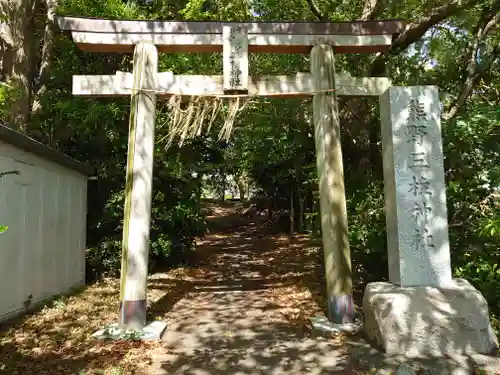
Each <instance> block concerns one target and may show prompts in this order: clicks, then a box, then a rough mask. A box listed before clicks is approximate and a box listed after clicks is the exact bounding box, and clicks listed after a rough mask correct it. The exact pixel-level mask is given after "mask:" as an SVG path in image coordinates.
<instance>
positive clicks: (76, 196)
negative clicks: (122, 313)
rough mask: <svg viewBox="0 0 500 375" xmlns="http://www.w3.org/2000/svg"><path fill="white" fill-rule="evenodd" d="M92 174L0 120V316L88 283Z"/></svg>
mask: <svg viewBox="0 0 500 375" xmlns="http://www.w3.org/2000/svg"><path fill="white" fill-rule="evenodd" d="M91 174H92V170H91V169H90V168H89V167H88V166H86V165H85V164H82V163H80V162H77V161H76V160H74V159H71V158H70V157H68V156H66V155H64V154H62V153H60V152H58V151H56V150H54V149H52V148H50V147H48V146H45V145H43V144H41V143H39V142H37V141H35V140H33V139H32V138H29V137H27V136H25V135H23V134H21V133H18V132H16V131H13V130H11V129H9V128H7V127H4V126H1V125H0V176H1V177H0V225H6V226H8V229H7V231H5V232H4V233H1V234H0V321H3V320H6V319H9V318H11V317H13V316H15V315H17V314H19V313H22V312H23V310H25V309H26V308H29V307H31V306H33V305H34V304H37V303H39V302H41V301H43V300H45V299H47V298H50V297H52V296H54V295H57V294H62V293H65V292H68V291H69V290H70V289H71V288H73V287H77V286H80V285H82V284H84V283H85V240H86V215H87V180H88V176H90V175H91Z"/></svg>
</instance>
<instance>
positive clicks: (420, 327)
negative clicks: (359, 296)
mask: <svg viewBox="0 0 500 375" xmlns="http://www.w3.org/2000/svg"><path fill="white" fill-rule="evenodd" d="M439 103H440V102H439V95H438V90H437V87H434V86H417V87H391V88H389V89H388V90H387V91H386V92H385V93H384V94H382V95H381V97H380V118H381V124H382V152H383V164H384V192H385V207H386V215H387V219H386V226H387V247H388V260H389V282H377V283H371V284H368V285H367V287H366V289H365V293H364V297H363V311H364V330H365V333H366V334H367V336H368V338H369V339H370V340H372V341H373V342H374V343H375V344H377V346H379V347H381V348H382V349H383V350H384V351H385V352H387V353H389V354H402V355H406V356H422V355H432V356H444V355H451V354H457V353H462V354H465V353H469V354H471V353H483V354H486V353H490V352H492V351H493V350H494V349H496V347H497V345H498V342H497V338H496V336H495V334H494V332H493V329H492V327H491V324H490V321H489V314H488V305H487V302H486V300H485V299H484V297H483V296H482V295H481V293H480V292H479V291H477V290H476V289H475V288H474V287H473V286H472V285H471V284H470V283H469V282H467V281H465V280H460V279H452V272H451V262H450V244H449V238H448V220H447V209H446V193H445V188H446V185H445V179H444V166H443V147H442V140H441V124H440V108H439V105H440V104H439Z"/></svg>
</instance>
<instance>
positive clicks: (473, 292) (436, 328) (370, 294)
mask: <svg viewBox="0 0 500 375" xmlns="http://www.w3.org/2000/svg"><path fill="white" fill-rule="evenodd" d="M363 314H364V322H363V328H364V331H365V333H366V335H367V336H368V339H369V340H370V341H371V342H372V343H374V344H375V345H377V347H379V348H380V349H382V350H383V351H384V352H386V353H387V354H391V355H398V354H401V355H405V356H407V357H421V356H436V357H439V356H450V355H456V354H459V353H463V354H474V353H481V354H489V353H492V352H493V351H495V350H496V349H497V346H498V341H497V338H496V336H495V333H494V332H493V329H492V327H491V323H490V320H489V314H488V305H487V302H486V300H485V299H484V297H483V296H482V295H481V293H479V291H478V290H477V289H475V288H474V287H473V286H472V285H471V284H470V283H469V282H467V281H466V280H462V279H455V280H453V281H452V282H451V283H450V285H448V286H447V287H445V288H437V287H400V286H397V285H394V284H391V283H386V282H377V283H371V284H368V285H367V287H366V289H365V293H364V296H363Z"/></svg>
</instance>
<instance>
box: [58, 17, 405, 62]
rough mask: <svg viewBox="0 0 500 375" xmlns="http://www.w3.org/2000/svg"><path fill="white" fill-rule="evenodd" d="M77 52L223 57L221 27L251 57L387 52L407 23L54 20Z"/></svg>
mask: <svg viewBox="0 0 500 375" xmlns="http://www.w3.org/2000/svg"><path fill="white" fill-rule="evenodd" d="M57 22H58V25H59V27H60V28H61V29H62V30H66V31H71V34H72V37H73V40H74V41H75V43H76V44H77V45H78V47H79V48H81V49H82V50H85V51H95V52H128V53H131V52H133V50H134V47H135V45H137V44H139V43H144V42H149V43H153V44H155V45H156V46H157V48H158V50H159V51H160V52H222V50H223V27H224V26H225V25H231V26H233V27H238V26H241V27H242V28H244V29H245V30H247V33H248V51H249V52H276V53H308V52H309V51H310V50H311V48H312V47H313V46H314V45H316V44H319V43H324V44H330V45H332V46H334V49H335V52H336V53H375V52H385V51H387V50H388V48H389V46H390V45H391V42H392V38H393V36H394V35H396V34H399V33H401V32H402V31H403V30H404V28H405V25H406V24H405V22H404V21H400V20H390V21H355V22H239V23H238V22H181V21H135V20H128V21H123V20H104V19H95V18H80V17H58V18H57Z"/></svg>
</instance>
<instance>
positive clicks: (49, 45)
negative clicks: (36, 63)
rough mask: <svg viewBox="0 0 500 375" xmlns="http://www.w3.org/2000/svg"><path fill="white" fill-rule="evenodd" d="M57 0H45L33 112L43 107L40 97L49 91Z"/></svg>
mask: <svg viewBox="0 0 500 375" xmlns="http://www.w3.org/2000/svg"><path fill="white" fill-rule="evenodd" d="M56 7H57V0H45V14H46V19H45V29H44V33H43V46H42V58H41V62H40V68H39V71H38V80H39V84H38V88H37V90H36V94H35V97H34V100H33V105H32V109H31V110H32V114H35V113H36V112H37V111H39V110H40V109H41V104H40V97H41V96H42V95H43V94H44V93H45V92H46V91H47V84H48V82H49V79H50V74H49V73H50V68H51V66H52V59H53V52H54V34H55V31H56V25H55V20H54V17H55V14H56Z"/></svg>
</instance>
